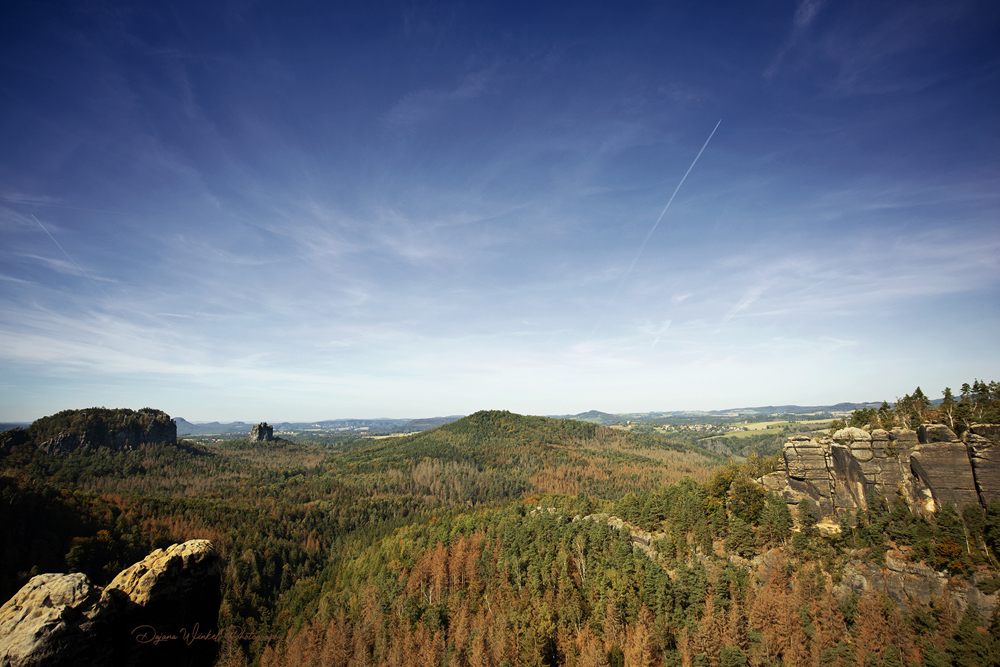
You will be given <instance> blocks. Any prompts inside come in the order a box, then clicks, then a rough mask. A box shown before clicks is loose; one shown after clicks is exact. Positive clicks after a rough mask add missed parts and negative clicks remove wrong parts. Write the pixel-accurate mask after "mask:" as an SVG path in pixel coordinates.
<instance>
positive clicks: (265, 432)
mask: <svg viewBox="0 0 1000 667" xmlns="http://www.w3.org/2000/svg"><path fill="white" fill-rule="evenodd" d="M271 440H274V427H273V426H269V425H268V423H267V422H261V423H259V424H254V426H253V428H251V429H250V442H270V441H271Z"/></svg>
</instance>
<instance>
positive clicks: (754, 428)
mask: <svg viewBox="0 0 1000 667" xmlns="http://www.w3.org/2000/svg"><path fill="white" fill-rule="evenodd" d="M829 423H830V420H829V419H804V420H802V421H795V422H790V421H776V422H753V423H750V424H744V426H745V427H746V428H747V429H748V430H746V431H736V432H735V433H726V434H725V435H713V436H709V437H710V438H713V439H719V438H749V437H751V436H755V435H761V434H762V432H763V431H768V430H779V431H780V430H781V429H783V428H785V427H786V426H798V425H801V424H814V425H815V426H816V428H825V426H826V425H827V424H829ZM702 439H703V440H704V439H707V438H702Z"/></svg>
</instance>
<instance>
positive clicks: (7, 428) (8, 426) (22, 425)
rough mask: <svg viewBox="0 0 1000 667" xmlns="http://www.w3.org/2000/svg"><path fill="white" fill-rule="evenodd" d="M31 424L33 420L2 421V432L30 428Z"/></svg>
mask: <svg viewBox="0 0 1000 667" xmlns="http://www.w3.org/2000/svg"><path fill="white" fill-rule="evenodd" d="M29 426H31V422H0V433H3V432H4V431H10V430H12V429H15V428H28V427H29Z"/></svg>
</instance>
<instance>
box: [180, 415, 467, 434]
mask: <svg viewBox="0 0 1000 667" xmlns="http://www.w3.org/2000/svg"><path fill="white" fill-rule="evenodd" d="M461 417H462V416H461V415H452V416H450V417H425V418H423V419H389V418H380V419H324V420H322V421H315V422H280V423H275V424H272V426H274V430H275V432H284V433H289V432H292V433H295V432H300V431H301V432H308V433H317V432H319V433H329V434H367V433H412V432H414V431H426V430H428V429H431V428H435V427H437V426H441V425H442V424H447V423H449V422H453V421H455V420H456V419H461ZM174 421H175V422H177V435H179V436H181V437H184V436H203V435H241V434H243V433H247V434H249V433H250V429H251V428H253V424H247V423H246V422H228V423H223V422H217V421H214V422H207V423H198V424H195V423H193V422H189V421H188V420H186V419H183V418H180V417H178V418H176V419H174Z"/></svg>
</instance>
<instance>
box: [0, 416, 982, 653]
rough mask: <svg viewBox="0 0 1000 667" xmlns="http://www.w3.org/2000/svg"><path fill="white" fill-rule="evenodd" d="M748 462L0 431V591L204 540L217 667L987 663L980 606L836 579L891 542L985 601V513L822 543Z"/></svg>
mask: <svg viewBox="0 0 1000 667" xmlns="http://www.w3.org/2000/svg"><path fill="white" fill-rule="evenodd" d="M862 417H863V415H862V416H859V417H858V419H861V418H862ZM746 453H747V454H748V458H747V460H746V461H745V462H735V461H730V462H728V463H727V462H726V461H725V460H724V458H723V457H722V456H720V455H719V454H717V453H714V452H711V451H708V450H705V449H702V448H699V447H697V446H692V445H691V444H690V443H685V442H679V441H677V440H670V439H667V438H665V437H664V436H662V435H660V434H657V433H656V432H653V431H646V432H628V431H623V430H620V429H612V428H608V427H604V426H599V425H596V424H593V423H586V422H578V421H572V420H561V419H551V418H543V417H525V416H521V415H516V414H512V413H509V412H498V411H489V412H480V413H476V414H474V415H470V416H468V417H466V418H463V419H461V420H458V421H455V422H452V423H450V424H446V425H443V426H440V427H438V428H435V429H432V430H430V431H426V432H423V433H419V434H416V435H411V436H404V437H396V438H384V439H364V440H357V439H355V440H350V439H342V438H338V439H332V440H330V439H318V440H315V441H311V442H292V441H288V440H278V441H275V442H272V443H250V442H247V441H246V440H228V441H223V442H214V441H211V442H208V441H206V442H202V443H198V442H193V441H178V442H176V443H170V442H161V443H145V444H142V445H141V446H139V447H137V448H134V449H131V450H119V449H114V448H110V447H97V448H90V449H86V450H82V449H81V450H77V451H72V452H69V453H64V454H60V455H55V454H53V453H49V452H46V451H43V450H42V449H40V448H38V447H37V446H35V444H33V443H30V442H17V443H14V444H12V445H11V446H10V447H9V451H8V452H7V453H6V454H5V455H4V456H3V458H2V459H0V466H2V467H0V536H2V540H3V542H2V544H0V549H2V552H0V557H2V562H0V576H2V580H0V595H2V596H3V599H5V600H6V599H7V598H9V597H10V596H11V595H12V594H13V593H14V592H15V591H16V590H17V589H18V588H19V587H20V586H22V585H23V584H24V583H25V582H26V581H27V580H28V578H30V576H32V575H33V574H36V573H39V572H49V571H54V572H55V571H58V572H65V571H81V572H84V573H86V574H87V575H88V576H89V577H90V578H91V579H92V580H93V581H94V582H95V583H97V584H98V585H103V584H106V583H107V581H108V580H109V579H110V577H111V576H113V575H114V574H115V573H116V572H117V571H119V570H120V569H122V568H123V567H125V566H127V565H128V564H130V563H132V562H134V561H136V560H139V559H141V558H142V557H143V556H144V555H145V554H146V553H148V552H149V551H150V550H152V549H154V548H158V547H165V546H167V545H169V544H171V543H174V542H179V541H184V540H188V539H193V538H207V539H210V540H212V541H213V542H214V543H215V545H216V547H217V549H218V550H219V552H220V554H221V555H222V557H223V559H224V561H225V563H226V566H225V570H224V574H223V603H222V608H221V610H220V625H221V626H222V627H223V628H224V629H225V628H228V629H230V631H229V632H224V633H223V635H222V636H223V638H224V641H221V642H220V654H219V661H218V662H219V664H220V665H227V666H228V665H244V664H263V665H284V664H296V665H306V664H310V665H311V664H316V665H319V664H324V665H326V664H330V665H344V666H348V665H372V664H386V665H394V664H398V665H404V664H405V665H412V664H420V665H457V666H464V665H475V666H477V667H478V666H480V665H491V666H493V667H501V666H502V665H505V664H506V665H511V666H513V665H579V666H584V665H586V666H589V665H609V666H610V665H661V664H662V665H712V666H716V665H727V666H732V665H776V664H785V665H800V664H811V665H848V664H863V665H869V664H870V665H884V666H888V665H902V664H904V663H912V664H927V665H949V664H969V665H972V664H980V665H986V664H997V660H998V659H1000V625H998V624H997V623H996V620H995V619H991V618H989V617H988V616H987V617H985V618H984V617H981V616H977V615H976V614H974V613H963V608H960V607H959V606H956V605H955V604H954V603H953V602H951V601H949V599H948V598H946V597H940V598H936V599H935V601H934V602H933V603H932V604H926V605H922V604H919V603H914V604H912V605H910V607H909V608H908V610H907V612H906V613H904V612H903V611H901V610H900V608H898V607H897V605H896V604H895V603H893V602H892V601H891V600H890V599H889V598H887V597H885V596H884V595H882V594H880V593H876V592H867V593H864V594H863V595H860V596H859V595H857V594H851V593H850V592H849V591H848V593H846V594H845V593H844V591H845V590H848V589H845V588H844V585H845V580H844V576H845V567H846V566H848V564H849V562H854V561H858V560H861V561H865V560H871V561H874V562H882V563H884V562H885V559H886V554H887V553H888V552H891V553H902V551H900V550H904V551H906V552H907V553H908V554H910V556H911V557H912V558H914V559H922V560H923V561H924V562H925V563H926V564H927V565H928V566H930V567H932V568H935V569H936V570H937V571H938V572H940V573H942V575H943V576H944V575H947V576H951V577H954V578H955V581H956V582H957V581H959V580H962V581H972V580H973V579H975V581H977V582H979V583H980V588H981V589H982V591H983V593H984V594H987V593H993V592H994V591H995V590H996V589H997V587H998V586H1000V579H994V578H993V575H994V574H995V573H996V572H997V570H996V569H995V568H996V566H997V561H996V558H995V555H996V549H997V548H998V547H1000V515H998V516H994V515H993V514H991V513H986V514H985V515H984V514H980V515H978V516H979V518H977V516H975V515H974V514H973V513H971V512H968V511H965V512H963V508H955V509H954V510H949V511H948V512H946V513H945V514H944V515H942V516H943V517H944V518H943V519H941V520H938V521H928V520H926V519H922V518H917V517H914V516H912V515H911V514H909V512H908V511H907V510H906V508H905V507H899V506H892V507H883V506H878V505H877V504H876V505H875V506H873V509H872V510H871V511H870V512H867V513H866V514H865V515H860V514H859V515H858V516H857V517H855V520H854V521H851V522H848V523H847V524H845V526H846V527H845V531H844V532H842V533H840V534H836V535H826V536H824V535H821V534H820V533H819V532H818V530H817V529H816V526H815V519H814V518H813V517H812V513H811V508H810V507H808V505H807V504H804V505H803V506H801V507H792V508H790V507H789V506H788V505H787V504H786V503H785V502H784V501H783V500H782V499H781V498H780V497H779V496H776V495H774V494H770V493H768V492H766V491H765V489H764V488H763V487H762V486H761V485H760V484H759V483H757V481H756V480H757V479H759V478H761V477H762V476H763V475H766V474H768V473H770V472H772V471H773V470H775V468H776V467H777V465H778V459H777V458H776V457H773V456H766V455H765V456H761V455H758V454H757V453H755V452H753V451H747V452H746ZM998 514H1000V512H998ZM963 544H964V545H965V549H964V551H962V550H961V549H960V553H958V554H956V553H953V551H954V549H955V547H956V545H959V546H960V545H963ZM991 587H992V590H991ZM837 591H839V593H837ZM237 628H238V629H239V631H238V632H237V631H236V629H237ZM990 661H993V662H990Z"/></svg>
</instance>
